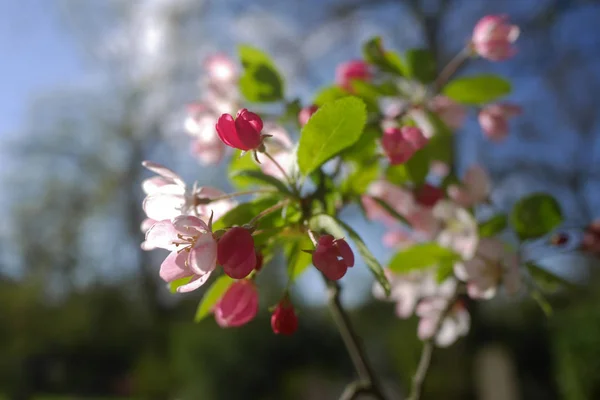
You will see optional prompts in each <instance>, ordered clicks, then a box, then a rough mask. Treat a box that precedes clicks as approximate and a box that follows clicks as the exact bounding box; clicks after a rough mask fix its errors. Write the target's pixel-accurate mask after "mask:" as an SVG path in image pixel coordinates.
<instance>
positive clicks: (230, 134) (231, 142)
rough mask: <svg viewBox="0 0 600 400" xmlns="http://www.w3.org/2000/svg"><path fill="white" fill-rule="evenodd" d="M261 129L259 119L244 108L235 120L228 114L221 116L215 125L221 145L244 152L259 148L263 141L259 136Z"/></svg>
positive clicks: (261, 125)
mask: <svg viewBox="0 0 600 400" xmlns="http://www.w3.org/2000/svg"><path fill="white" fill-rule="evenodd" d="M262 128H263V122H262V120H261V119H260V117H259V116H258V115H256V114H255V113H253V112H250V111H248V110H247V109H245V108H242V109H241V110H240V111H238V113H237V115H236V118H235V120H234V119H233V117H232V116H231V115H229V114H223V115H221V116H220V117H219V120H218V121H217V125H216V129H217V133H218V134H219V137H220V138H221V140H222V141H223V143H225V144H226V145H228V146H230V147H233V148H236V149H240V150H244V151H247V150H253V149H257V148H258V147H260V145H261V144H262V140H263V137H262V136H261V134H260V132H261V131H262Z"/></svg>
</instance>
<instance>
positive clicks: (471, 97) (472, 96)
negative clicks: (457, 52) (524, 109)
mask: <svg viewBox="0 0 600 400" xmlns="http://www.w3.org/2000/svg"><path fill="white" fill-rule="evenodd" d="M510 91H511V84H510V82H509V81H507V80H506V79H504V78H502V77H500V76H497V75H491V74H482V75H475V76H469V77H465V78H458V79H455V80H453V81H451V82H450V83H448V85H446V87H444V90H443V93H444V94H445V95H446V96H448V97H450V98H451V99H452V100H454V101H457V102H459V103H464V104H473V105H481V104H485V103H489V102H492V101H495V100H498V99H499V98H500V97H502V96H506V95H507V94H509V93H510Z"/></svg>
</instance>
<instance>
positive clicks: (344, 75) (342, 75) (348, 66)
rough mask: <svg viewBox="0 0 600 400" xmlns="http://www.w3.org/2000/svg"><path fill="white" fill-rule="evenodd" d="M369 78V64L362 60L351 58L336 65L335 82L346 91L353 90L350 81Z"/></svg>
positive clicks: (367, 79)
mask: <svg viewBox="0 0 600 400" xmlns="http://www.w3.org/2000/svg"><path fill="white" fill-rule="evenodd" d="M353 80H359V81H369V80H371V71H370V70H369V65H368V64H367V63H366V62H364V61H363V60H353V61H348V62H345V63H342V64H340V65H338V67H337V69H336V70H335V82H336V83H337V84H338V85H339V86H340V87H342V88H343V89H345V90H346V91H348V92H351V93H352V92H353V91H354V90H353V89H352V81H353Z"/></svg>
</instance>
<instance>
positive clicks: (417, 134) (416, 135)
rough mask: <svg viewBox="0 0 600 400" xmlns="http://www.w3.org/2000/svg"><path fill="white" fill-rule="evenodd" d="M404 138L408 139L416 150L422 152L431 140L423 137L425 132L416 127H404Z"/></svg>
mask: <svg viewBox="0 0 600 400" xmlns="http://www.w3.org/2000/svg"><path fill="white" fill-rule="evenodd" d="M400 131H402V136H404V139H406V140H407V141H408V142H409V143H410V144H412V145H413V147H414V148H415V151H416V150H421V149H422V148H423V147H425V146H426V145H427V143H428V142H429V139H427V138H426V137H425V135H423V131H421V130H420V129H419V128H417V127H416V126H404V127H402V129H400Z"/></svg>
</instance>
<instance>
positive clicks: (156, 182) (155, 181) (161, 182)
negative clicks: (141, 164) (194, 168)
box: [142, 176, 173, 194]
mask: <svg viewBox="0 0 600 400" xmlns="http://www.w3.org/2000/svg"><path fill="white" fill-rule="evenodd" d="M172 184H173V180H171V179H167V178H165V177H163V176H153V177H152V178H148V179H145V180H144V181H143V182H142V190H143V191H144V193H146V194H153V193H155V192H156V191H158V190H159V189H160V188H161V187H162V186H165V185H172Z"/></svg>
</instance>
